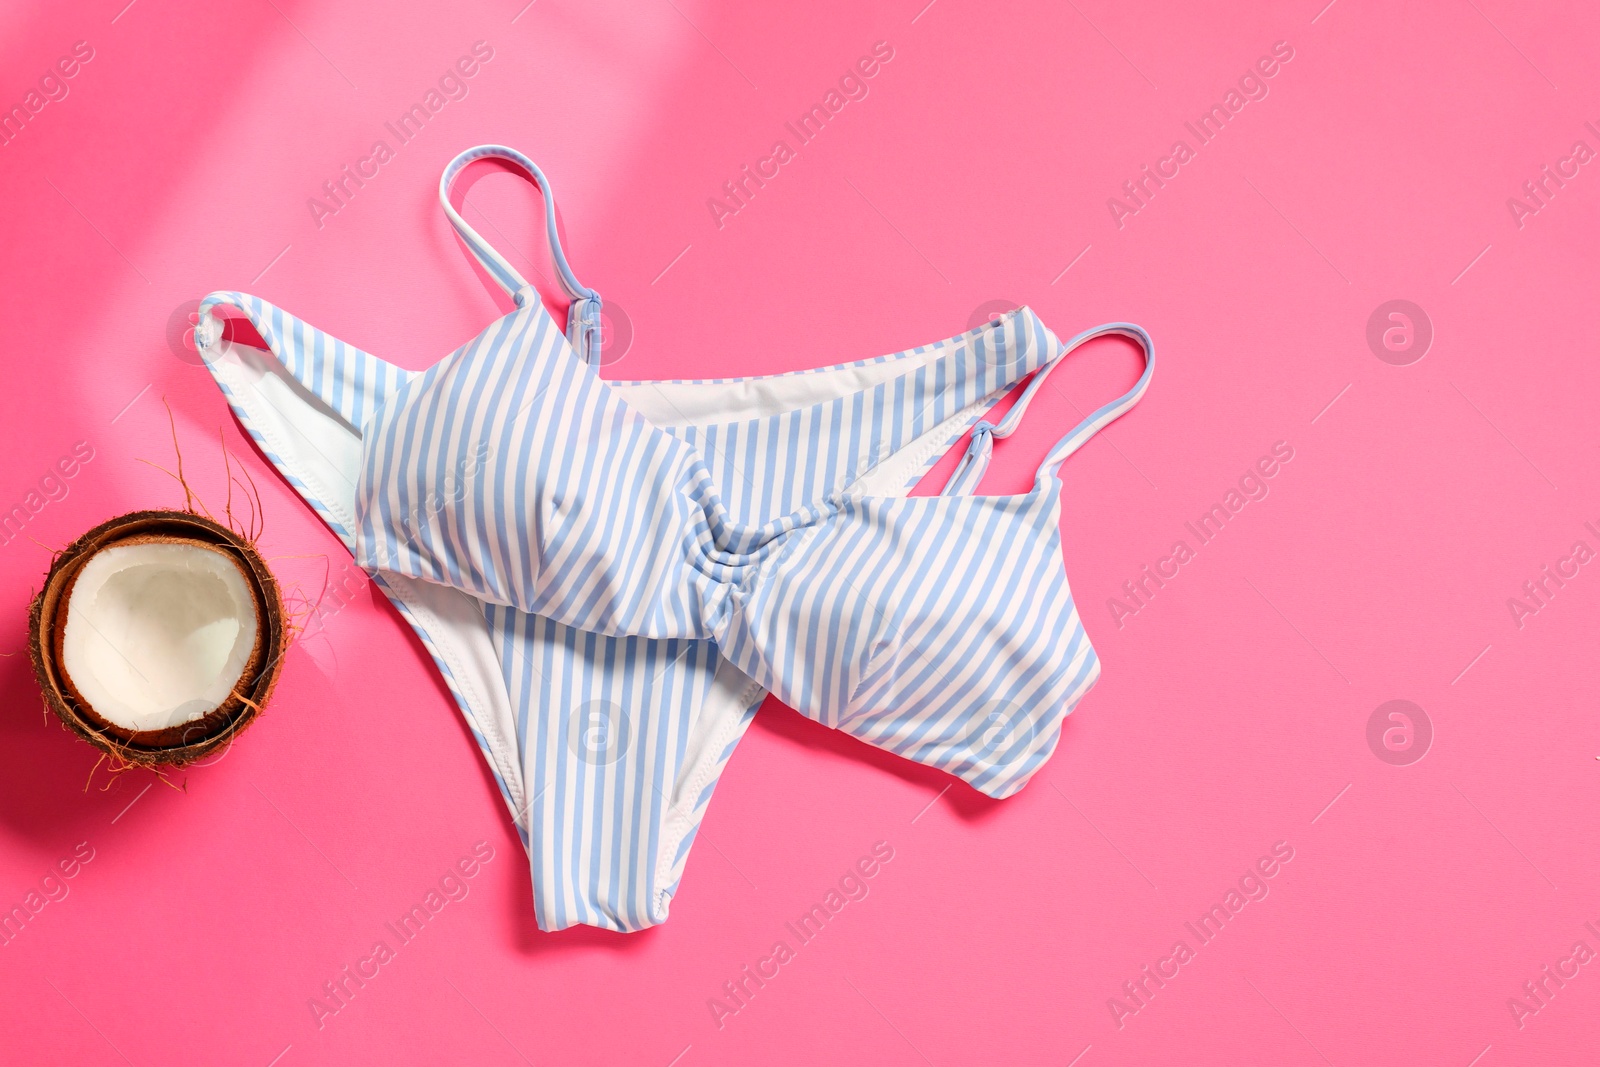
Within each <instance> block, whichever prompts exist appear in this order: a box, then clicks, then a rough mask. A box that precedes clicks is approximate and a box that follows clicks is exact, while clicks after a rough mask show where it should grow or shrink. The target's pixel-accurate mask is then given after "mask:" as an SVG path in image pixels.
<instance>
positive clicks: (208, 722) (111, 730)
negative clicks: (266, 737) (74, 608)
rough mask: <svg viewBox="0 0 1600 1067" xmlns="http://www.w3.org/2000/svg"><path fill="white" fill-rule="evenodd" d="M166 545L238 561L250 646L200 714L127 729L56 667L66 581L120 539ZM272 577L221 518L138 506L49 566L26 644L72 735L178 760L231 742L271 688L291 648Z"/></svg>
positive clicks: (108, 748) (134, 755)
mask: <svg viewBox="0 0 1600 1067" xmlns="http://www.w3.org/2000/svg"><path fill="white" fill-rule="evenodd" d="M154 542H166V543H176V544H188V545H193V546H196V547H200V548H205V549H208V550H210V551H213V552H218V553H221V554H222V555H225V556H227V557H229V558H230V559H231V560H232V561H233V562H234V563H235V564H237V565H238V567H239V569H240V571H241V573H242V574H243V575H244V578H245V584H246V585H247V586H248V587H249V589H250V595H251V597H252V599H253V600H254V602H255V610H256V623H257V625H256V643H255V646H254V647H253V648H252V649H251V651H250V656H249V658H248V659H247V660H246V661H245V665H244V671H243V673H242V674H240V676H239V681H238V683H237V684H236V685H235V686H234V689H233V692H232V693H231V694H230V695H229V696H228V698H227V699H226V700H224V701H223V702H222V703H221V704H220V705H218V706H217V708H216V709H215V710H213V711H211V712H209V713H207V714H206V715H205V716H203V717H202V718H199V719H194V720H192V721H190V722H186V723H182V724H180V725H177V726H168V727H165V728H163V729H160V730H129V729H127V728H125V727H122V726H118V725H116V724H115V723H112V722H109V721H107V720H106V719H104V718H103V717H101V716H100V715H99V714H97V713H96V712H95V710H94V708H93V707H91V706H90V704H89V702H88V701H87V700H85V699H84V698H83V695H82V694H81V693H79V692H78V689H77V687H76V686H75V685H73V684H72V679H71V677H70V676H69V675H68V674H67V673H66V671H65V670H63V669H62V667H61V662H62V652H61V650H62V643H63V641H64V640H65V637H66V631H67V605H68V601H69V599H70V598H71V595H72V588H73V586H74V585H75V584H76V582H77V580H78V575H79V573H80V572H81V571H82V570H83V568H84V565H85V564H87V563H88V562H89V560H90V558H91V557H93V556H94V555H95V554H97V553H99V552H103V551H105V550H106V549H108V548H113V547H117V546H122V545H138V544H150V543H154ZM289 637H290V635H289V628H288V626H287V624H286V622H285V613H284V609H283V599H282V597H281V595H280V594H279V592H278V583H277V580H276V579H275V578H273V576H272V572H271V571H270V570H268V568H267V564H266V561H265V560H263V559H262V558H261V554H260V553H258V552H257V551H256V550H255V546H253V545H251V544H250V542H248V541H246V540H245V539H244V538H242V537H240V536H239V535H238V534H236V533H234V532H233V531H232V530H230V529H228V528H227V527H226V526H223V525H222V524H220V523H217V522H214V521H213V520H211V519H208V518H206V517H205V516H203V515H196V514H194V513H193V512H189V511H135V512H131V513H130V514H127V515H121V516H118V517H117V518H114V519H109V520H107V521H106V522H103V523H101V524H100V525H99V526H96V527H95V528H94V529H92V530H90V531H89V532H87V533H85V534H84V535H83V536H82V537H79V538H78V539H77V540H76V541H74V542H72V544H70V545H68V546H67V547H66V549H65V550H64V551H62V552H61V554H60V555H58V556H57V557H56V559H55V562H54V563H52V564H51V565H50V573H49V574H48V575H47V576H46V578H45V583H44V588H43V589H42V590H40V591H39V595H38V596H37V597H35V598H34V600H33V604H32V606H31V608H30V609H29V612H28V651H29V654H30V656H31V658H32V660H33V673H34V677H35V678H36V679H37V680H38V682H39V690H40V692H41V693H43V694H44V701H45V703H46V704H47V705H48V706H49V708H50V710H51V711H53V712H55V714H56V716H57V718H59V719H60V720H61V721H62V722H63V723H64V724H65V725H66V727H67V729H69V730H71V731H72V732H73V733H75V734H77V735H78V736H79V737H81V738H83V739H84V740H85V741H87V742H89V743H90V744H91V745H94V746H95V747H96V748H98V749H100V750H102V751H104V752H106V753H107V754H109V755H110V756H111V757H112V758H113V759H115V760H118V761H120V762H121V763H123V764H133V765H135V766H141V767H182V766H185V765H187V764H190V763H193V762H195V761H196V760H199V759H203V758H205V757H206V756H207V755H210V754H211V753H213V752H215V751H216V750H218V749H220V748H223V747H225V746H227V745H229V744H231V743H232V741H233V738H234V737H235V736H237V735H238V733H239V731H241V730H243V729H244V728H245V727H246V726H249V725H250V724H251V723H252V722H254V721H255V720H256V717H257V716H259V715H260V714H261V709H262V708H263V707H264V706H265V705H266V703H267V699H268V697H270V696H271V695H272V689H273V686H275V685H276V684H277V681H278V675H279V673H280V672H281V671H282V669H283V658H284V653H285V652H286V651H287V650H288V647H289Z"/></svg>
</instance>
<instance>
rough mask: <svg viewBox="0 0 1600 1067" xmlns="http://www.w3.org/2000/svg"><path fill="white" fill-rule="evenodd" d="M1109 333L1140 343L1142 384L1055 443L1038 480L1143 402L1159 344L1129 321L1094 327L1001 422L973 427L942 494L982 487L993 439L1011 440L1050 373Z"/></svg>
mask: <svg viewBox="0 0 1600 1067" xmlns="http://www.w3.org/2000/svg"><path fill="white" fill-rule="evenodd" d="M1108 334H1120V335H1122V336H1123V337H1127V338H1130V339H1132V340H1134V341H1136V342H1138V345H1139V348H1140V350H1141V351H1142V352H1143V354H1144V373H1142V374H1140V375H1139V380H1138V381H1137V382H1135V383H1134V385H1133V388H1132V389H1129V390H1128V391H1127V392H1126V393H1124V394H1122V396H1120V397H1118V398H1117V399H1115V400H1113V401H1111V402H1110V403H1109V404H1106V405H1105V406H1104V407H1102V408H1100V409H1099V410H1098V411H1095V412H1094V413H1093V414H1091V415H1089V417H1088V418H1086V419H1084V420H1083V421H1082V422H1080V423H1078V425H1077V426H1075V427H1073V429H1072V431H1071V432H1070V433H1068V434H1067V435H1066V436H1065V437H1063V438H1061V440H1059V441H1057V442H1056V444H1055V447H1053V448H1052V449H1050V452H1049V454H1047V455H1046V456H1045V458H1044V462H1043V463H1042V464H1040V465H1039V474H1038V480H1042V479H1043V478H1044V476H1045V475H1046V474H1049V475H1052V476H1053V475H1054V474H1055V472H1056V468H1058V467H1060V466H1061V462H1062V461H1063V460H1065V459H1066V458H1067V457H1068V456H1070V455H1072V454H1073V453H1074V452H1076V451H1077V450H1078V449H1080V448H1082V447H1083V446H1084V444H1085V443H1086V442H1087V441H1088V440H1089V438H1091V437H1093V436H1094V435H1095V434H1096V433H1098V432H1099V431H1100V429H1101V428H1102V427H1104V426H1107V425H1109V424H1110V423H1112V422H1114V421H1116V420H1117V419H1118V418H1120V417H1121V416H1122V415H1123V414H1125V413H1126V412H1127V411H1128V410H1129V409H1130V408H1132V407H1133V405H1135V404H1137V403H1138V402H1139V398H1140V397H1142V396H1144V392H1145V390H1146V389H1148V388H1149V387H1150V374H1151V372H1152V371H1154V370H1155V365H1156V355H1155V343H1154V342H1153V341H1151V340H1150V335H1149V334H1148V333H1146V332H1145V331H1144V328H1143V327H1142V326H1135V325H1134V324H1133V323H1131V322H1108V323H1106V324H1105V325H1104V326H1096V327H1094V328H1093V329H1089V330H1085V331H1083V332H1082V333H1080V334H1078V336H1076V337H1074V338H1073V339H1072V340H1070V341H1068V342H1066V343H1065V344H1064V345H1062V346H1061V351H1060V352H1058V353H1056V354H1055V355H1054V356H1052V357H1051V358H1050V361H1049V362H1048V363H1046V364H1045V365H1044V366H1042V367H1040V368H1039V370H1038V372H1037V373H1035V374H1034V376H1033V379H1032V380H1031V381H1030V382H1029V383H1028V386H1027V388H1026V389H1024V390H1023V392H1022V395H1021V396H1020V397H1018V398H1017V402H1016V403H1015V404H1013V405H1011V410H1010V411H1008V412H1006V415H1005V418H1003V419H1001V420H1000V421H999V422H998V423H992V422H989V421H988V420H987V419H980V420H979V421H978V423H977V425H975V426H973V428H972V439H971V441H970V443H969V444H968V446H967V453H966V455H964V456H962V457H961V461H960V463H959V464H958V465H957V466H956V469H955V473H953V474H952V475H951V476H950V480H949V481H948V482H947V483H945V488H944V493H943V495H945V496H958V495H965V494H968V493H971V492H972V491H973V490H975V489H976V488H977V487H978V481H979V479H981V478H982V477H983V473H984V471H985V470H987V469H988V466H989V457H990V456H991V455H993V453H994V441H995V439H996V438H1001V437H1010V436H1011V435H1012V434H1013V433H1014V432H1016V429H1017V427H1018V426H1019V425H1020V424H1021V423H1022V416H1023V414H1024V413H1026V412H1027V410H1028V404H1029V403H1031V402H1032V400H1033V398H1034V395H1035V394H1037V393H1038V392H1039V390H1040V389H1041V388H1043V387H1044V383H1045V379H1047V378H1048V377H1049V376H1050V373H1051V372H1052V371H1054V370H1055V369H1056V368H1057V367H1059V366H1060V365H1061V364H1062V363H1063V362H1065V361H1066V358H1067V356H1069V355H1071V354H1072V352H1073V350H1074V349H1076V348H1078V347H1079V346H1080V345H1083V344H1085V343H1087V342H1089V341H1092V340H1094V339H1095V338H1097V337H1105V336H1106V335H1108Z"/></svg>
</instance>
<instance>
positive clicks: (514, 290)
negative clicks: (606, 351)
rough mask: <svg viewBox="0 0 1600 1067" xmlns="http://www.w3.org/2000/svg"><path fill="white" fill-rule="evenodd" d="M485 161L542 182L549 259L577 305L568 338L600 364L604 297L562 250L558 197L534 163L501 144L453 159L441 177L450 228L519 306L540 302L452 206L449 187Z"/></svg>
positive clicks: (569, 320)
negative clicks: (510, 166) (584, 281)
mask: <svg viewBox="0 0 1600 1067" xmlns="http://www.w3.org/2000/svg"><path fill="white" fill-rule="evenodd" d="M480 159H502V160H505V161H506V162H508V163H514V164H516V165H517V166H518V167H521V168H522V170H523V171H524V172H526V173H527V175H528V177H530V178H532V179H533V180H534V182H535V183H537V184H538V186H539V191H540V192H541V193H542V194H544V221H545V230H546V232H547V234H548V235H549V238H550V255H551V258H552V259H553V260H554V261H555V265H556V276H557V277H558V278H559V279H560V282H561V288H562V289H563V290H565V291H566V294H567V296H569V297H571V298H572V304H571V306H570V307H569V308H568V309H567V340H568V341H570V342H571V343H572V347H573V349H574V350H575V351H576V352H578V354H579V355H581V356H582V357H583V358H584V359H585V360H587V361H588V362H589V363H590V364H593V365H598V364H599V362H600V342H601V336H600V307H601V302H600V294H599V293H597V292H595V291H594V290H593V289H590V288H589V287H588V286H586V285H584V284H582V283H581V282H579V281H578V279H577V276H576V275H574V274H573V273H572V267H571V265H570V264H568V263H567V256H566V253H565V252H563V251H562V250H561V238H560V237H559V236H557V234H556V201H555V196H554V195H553V194H552V193H551V192H550V182H549V180H548V179H546V178H545V176H544V172H543V171H541V170H540V169H539V168H538V166H537V165H535V164H534V162H533V160H531V159H529V158H528V157H527V156H525V155H523V154H522V153H521V152H518V151H517V150H516V149H513V148H506V147H505V146H504V145H496V144H486V145H479V146H478V147H476V148H469V149H467V150H466V151H465V152H462V153H461V154H460V155H458V156H456V158H454V159H452V160H451V161H450V162H449V163H448V164H447V165H446V166H445V168H444V174H443V175H441V176H440V178H439V203H440V204H442V205H443V206H444V213H445V214H446V215H447V216H448V217H449V219H450V225H452V226H454V227H455V228H456V233H458V234H460V235H461V240H462V241H464V242H466V245H467V248H468V249H470V250H471V252H472V254H473V255H474V256H475V257H477V260H478V262H479V263H481V264H483V269H484V270H486V271H488V272H489V275H490V277H492V278H494V280H495V281H496V282H498V283H499V284H500V287H501V288H502V289H504V290H505V291H506V292H507V293H509V294H511V298H512V299H513V300H515V301H516V303H517V306H518V307H522V306H523V304H524V303H525V302H526V301H527V299H528V297H529V296H530V295H532V296H533V297H534V299H538V294H537V293H536V292H535V291H534V289H533V287H532V286H530V285H529V284H528V282H527V279H525V278H523V276H522V275H521V274H519V273H518V272H517V269H516V268H515V267H513V266H512V265H511V264H510V263H509V262H507V261H506V258H505V257H504V256H502V255H501V254H500V253H499V252H496V251H495V250H494V248H493V247H492V246H491V245H490V244H489V242H487V241H485V240H484V239H483V238H482V237H481V236H479V234H478V231H477V230H474V229H473V228H472V227H471V226H469V225H467V222H466V220H465V219H463V218H462V217H461V214H460V212H458V211H456V209H455V207H454V206H453V205H452V204H451V203H450V183H451V182H452V181H454V180H455V177H456V175H457V174H459V173H461V171H463V170H465V169H466V167H467V165H468V164H470V163H473V162H476V161H477V160H480Z"/></svg>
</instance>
